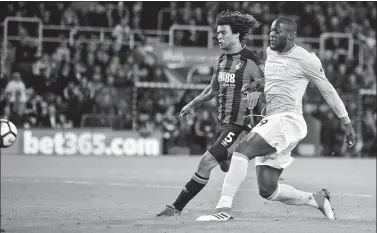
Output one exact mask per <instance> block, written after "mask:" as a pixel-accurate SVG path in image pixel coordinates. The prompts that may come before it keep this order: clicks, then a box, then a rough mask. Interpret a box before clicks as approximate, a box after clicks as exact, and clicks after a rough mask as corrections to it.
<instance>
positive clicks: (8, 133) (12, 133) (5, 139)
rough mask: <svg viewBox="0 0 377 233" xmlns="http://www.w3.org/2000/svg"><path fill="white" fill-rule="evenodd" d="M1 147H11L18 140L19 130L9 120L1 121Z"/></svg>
mask: <svg viewBox="0 0 377 233" xmlns="http://www.w3.org/2000/svg"><path fill="white" fill-rule="evenodd" d="M0 121H1V122H0V124H1V128H0V147H1V148H5V147H10V146H11V145H13V143H14V142H15V141H16V139H17V128H16V126H15V125H14V124H13V123H12V122H11V121H8V120H5V119H0Z"/></svg>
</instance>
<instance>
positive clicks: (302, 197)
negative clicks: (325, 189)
mask: <svg viewBox="0 0 377 233" xmlns="http://www.w3.org/2000/svg"><path fill="white" fill-rule="evenodd" d="M267 199H268V200H270V201H280V202H282V203H284V204H287V205H307V206H311V207H314V208H318V204H317V202H316V201H315V199H314V197H313V194H312V193H308V192H304V191H300V190H297V189H295V188H293V187H292V186H290V185H287V184H278V188H277V189H276V191H275V192H274V193H273V194H272V195H271V196H269V197H268V198H267Z"/></svg>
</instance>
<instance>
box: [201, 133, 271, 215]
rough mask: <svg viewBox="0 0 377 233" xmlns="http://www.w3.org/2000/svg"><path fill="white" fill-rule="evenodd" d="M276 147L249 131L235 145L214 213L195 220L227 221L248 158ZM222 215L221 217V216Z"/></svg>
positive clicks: (245, 170) (262, 154) (245, 171)
mask: <svg viewBox="0 0 377 233" xmlns="http://www.w3.org/2000/svg"><path fill="white" fill-rule="evenodd" d="M275 152H276V149H275V148H273V147H272V146H270V145H269V144H268V143H267V142H266V141H265V140H264V139H263V138H262V137H261V136H260V135H258V134H257V133H254V132H250V133H249V134H248V135H247V136H246V137H245V138H243V139H242V141H241V142H240V143H239V144H238V145H237V146H236V148H235V152H234V153H233V156H232V162H231V164H230V168H229V171H228V173H227V174H226V176H225V179H224V183H223V188H222V192H221V197H220V200H219V202H218V204H217V206H216V210H215V213H214V214H212V215H205V216H201V217H199V218H197V221H227V220H229V219H232V218H233V217H232V216H231V215H230V211H231V207H232V204H233V199H234V197H235V195H236V193H237V190H238V188H239V186H240V185H241V183H242V182H243V181H244V180H245V178H246V175H247V169H248V165H249V159H253V158H254V157H256V156H264V155H267V154H270V153H275ZM221 216H223V217H221Z"/></svg>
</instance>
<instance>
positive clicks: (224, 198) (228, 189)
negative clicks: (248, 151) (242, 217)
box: [216, 152, 249, 209]
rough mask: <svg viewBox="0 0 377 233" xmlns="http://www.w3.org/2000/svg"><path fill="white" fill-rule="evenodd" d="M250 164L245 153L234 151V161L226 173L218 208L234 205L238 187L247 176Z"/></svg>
mask: <svg viewBox="0 0 377 233" xmlns="http://www.w3.org/2000/svg"><path fill="white" fill-rule="evenodd" d="M248 166H249V159H248V158H247V157H246V156H245V155H243V154H241V153H238V152H233V156H232V162H231V163H230V167H229V171H228V172H227V174H226V175H225V179H224V183H223V188H222V191H221V198H220V200H219V203H218V204H217V206H216V209H218V208H231V207H232V203H233V198H234V196H235V195H236V192H237V190H238V187H239V186H240V184H241V183H242V182H243V181H244V180H245V178H246V175H247V169H248Z"/></svg>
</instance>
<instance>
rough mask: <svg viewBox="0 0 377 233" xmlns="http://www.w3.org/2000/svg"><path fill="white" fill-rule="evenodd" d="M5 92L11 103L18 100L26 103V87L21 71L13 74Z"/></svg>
mask: <svg viewBox="0 0 377 233" xmlns="http://www.w3.org/2000/svg"><path fill="white" fill-rule="evenodd" d="M4 94H5V96H6V98H7V100H8V101H9V103H11V104H13V103H16V102H18V101H19V103H20V104H21V103H22V104H24V103H26V87H25V84H24V82H23V81H22V79H21V74H20V73H19V72H15V73H13V74H12V78H11V80H10V81H9V82H8V84H7V85H6V86H5V90H4ZM17 100H18V101H17Z"/></svg>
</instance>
